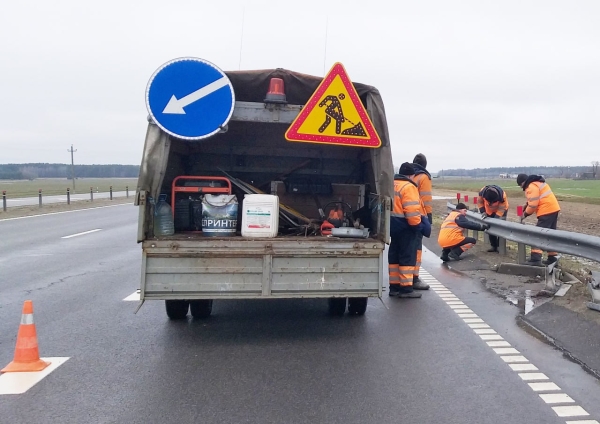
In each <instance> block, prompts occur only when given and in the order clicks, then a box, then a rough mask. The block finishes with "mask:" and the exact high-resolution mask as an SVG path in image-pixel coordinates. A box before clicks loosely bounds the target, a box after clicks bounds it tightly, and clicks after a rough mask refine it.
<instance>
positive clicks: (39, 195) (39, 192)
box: [38, 188, 42, 208]
mask: <svg viewBox="0 0 600 424" xmlns="http://www.w3.org/2000/svg"><path fill="white" fill-rule="evenodd" d="M38 197H39V200H40V208H41V207H42V189H41V188H40V189H39V190H38Z"/></svg>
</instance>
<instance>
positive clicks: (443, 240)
mask: <svg viewBox="0 0 600 424" xmlns="http://www.w3.org/2000/svg"><path fill="white" fill-rule="evenodd" d="M465 215H467V207H466V206H465V204H464V203H459V204H458V205H456V210H454V211H452V212H450V214H449V215H448V217H446V219H445V220H444V222H443V223H442V227H441V229H440V235H439V237H438V243H439V244H440V246H441V247H442V249H443V250H442V256H441V257H440V259H441V260H442V261H444V262H448V261H449V260H451V259H452V260H455V261H458V260H460V255H462V254H463V253H464V252H466V251H467V250H469V249H470V248H471V247H473V246H475V243H477V240H475V239H474V238H473V237H465V235H464V230H465V229H469V230H476V231H484V230H487V229H488V228H489V225H487V224H478V223H476V222H470V221H469V220H468V219H467V218H466V216H465Z"/></svg>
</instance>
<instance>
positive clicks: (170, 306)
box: [165, 300, 190, 320]
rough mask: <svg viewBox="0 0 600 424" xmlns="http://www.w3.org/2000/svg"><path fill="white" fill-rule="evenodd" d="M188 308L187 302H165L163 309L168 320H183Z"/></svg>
mask: <svg viewBox="0 0 600 424" xmlns="http://www.w3.org/2000/svg"><path fill="white" fill-rule="evenodd" d="M189 307H190V302H189V301H188V300H165V309H166V310H167V316H168V317H169V319H173V320H175V319H178V320H179V319H185V317H186V316H187V313H188V308H189Z"/></svg>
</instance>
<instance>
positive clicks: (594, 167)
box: [592, 160, 600, 179]
mask: <svg viewBox="0 0 600 424" xmlns="http://www.w3.org/2000/svg"><path fill="white" fill-rule="evenodd" d="M598 165H600V162H598V161H597V160H595V161H593V162H592V173H593V174H594V179H596V174H597V173H598Z"/></svg>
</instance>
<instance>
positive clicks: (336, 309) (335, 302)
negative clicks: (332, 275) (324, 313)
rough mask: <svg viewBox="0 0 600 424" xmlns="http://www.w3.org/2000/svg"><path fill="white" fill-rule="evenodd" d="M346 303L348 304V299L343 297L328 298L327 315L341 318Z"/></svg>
mask: <svg viewBox="0 0 600 424" xmlns="http://www.w3.org/2000/svg"><path fill="white" fill-rule="evenodd" d="M346 303H348V299H346V298H345V297H332V298H330V299H329V314H330V315H332V316H335V317H341V316H342V315H344V313H345V312H346Z"/></svg>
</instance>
